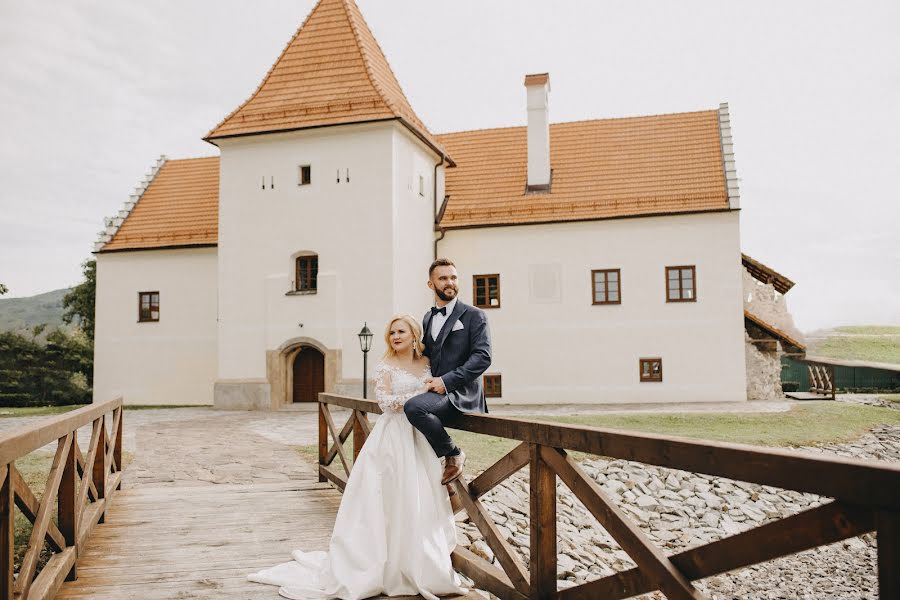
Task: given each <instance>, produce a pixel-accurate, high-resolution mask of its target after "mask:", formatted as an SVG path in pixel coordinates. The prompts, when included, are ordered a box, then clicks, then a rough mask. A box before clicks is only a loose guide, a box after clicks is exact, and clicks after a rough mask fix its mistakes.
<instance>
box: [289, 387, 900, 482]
mask: <svg viewBox="0 0 900 600" xmlns="http://www.w3.org/2000/svg"><path fill="white" fill-rule="evenodd" d="M895 396H896V397H897V400H898V401H900V394H897V395H895ZM519 418H523V419H531V420H536V421H550V422H555V423H566V424H571V425H589V426H593V427H604V428H609V429H620V430H622V429H625V430H632V431H641V432H644V433H655V434H661V435H672V436H678V437H687V438H696V439H703V440H713V441H725V442H735V443H741V444H752V445H759V446H814V445H819V444H826V443H834V442H846V441H850V440H853V439H855V438H857V437H859V436H860V435H862V434H863V433H865V432H866V431H868V430H870V429H872V428H873V427H875V426H877V425H881V424H890V425H900V411H898V410H894V409H890V408H880V407H875V406H864V405H859V404H848V403H843V402H804V403H803V404H801V405H798V406H796V407H794V408H793V409H791V410H790V411H788V412H780V413H710V414H706V413H702V414H698V413H694V414H691V413H663V414H647V413H641V414H618V415H583V416H571V417H550V416H529V415H519ZM451 435H452V436H453V439H454V440H455V441H456V442H457V443H458V444H459V446H460V447H462V448H463V449H464V450H465V451H466V456H467V457H468V458H467V461H466V466H467V469H469V471H470V472H471V473H477V472H478V471H481V470H483V469H485V468H487V467H488V466H489V465H491V464H493V463H494V462H495V461H496V460H497V459H498V458H500V457H501V456H503V455H504V454H505V453H507V452H509V451H510V450H512V449H513V448H514V447H515V446H516V445H517V444H518V443H519V442H517V441H516V440H509V439H505V438H498V437H494V436H489V435H481V434H477V433H470V432H468V431H457V430H454V431H452V432H451ZM345 447H346V448H347V452H348V455H349V452H350V444H349V441H348V443H347V444H346V445H345ZM296 449H297V451H298V452H299V453H300V455H301V456H303V457H304V458H305V459H307V460H309V461H310V462H313V463H315V462H316V461H317V460H318V459H317V457H318V450H317V446H316V445H308V446H297V447H296ZM583 456H584V455H583V454H580V453H575V455H574V457H575V458H576V459H579V458H582V457H583ZM336 460H338V459H336ZM338 469H339V470H340V467H338Z"/></svg>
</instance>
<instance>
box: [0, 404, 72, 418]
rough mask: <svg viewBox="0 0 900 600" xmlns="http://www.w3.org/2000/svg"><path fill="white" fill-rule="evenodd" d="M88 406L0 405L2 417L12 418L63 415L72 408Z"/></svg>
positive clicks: (0, 415) (0, 416)
mask: <svg viewBox="0 0 900 600" xmlns="http://www.w3.org/2000/svg"><path fill="white" fill-rule="evenodd" d="M82 406H86V405H84V404H73V405H70V406H2V407H0V418H4V419H10V418H15V417H46V416H52V415H61V414H62V413H67V412H69V411H70V410H75V409H76V408H81V407H82Z"/></svg>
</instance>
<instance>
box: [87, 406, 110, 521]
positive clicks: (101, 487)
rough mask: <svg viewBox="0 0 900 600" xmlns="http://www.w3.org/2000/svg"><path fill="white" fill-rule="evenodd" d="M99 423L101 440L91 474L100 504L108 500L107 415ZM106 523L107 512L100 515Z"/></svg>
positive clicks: (98, 443) (101, 519)
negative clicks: (105, 499)
mask: <svg viewBox="0 0 900 600" xmlns="http://www.w3.org/2000/svg"><path fill="white" fill-rule="evenodd" d="M97 421H98V422H99V423H100V439H99V440H97V458H96V459H95V460H94V468H93V470H92V473H91V479H92V480H93V482H94V490H95V492H96V496H95V498H96V501H97V502H100V501H101V500H103V499H104V498H106V474H107V471H108V470H109V469H108V463H107V462H106V450H107V447H106V446H107V440H108V438H107V436H106V415H101V416H100V418H99V419H97ZM104 506H105V503H104ZM104 521H106V510H105V509H104V511H103V514H101V515H100V521H99V522H100V523H103V522H104Z"/></svg>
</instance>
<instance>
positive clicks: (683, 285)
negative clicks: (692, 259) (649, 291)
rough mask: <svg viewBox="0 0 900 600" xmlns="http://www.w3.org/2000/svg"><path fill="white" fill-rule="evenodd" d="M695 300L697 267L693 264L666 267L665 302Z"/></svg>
mask: <svg viewBox="0 0 900 600" xmlns="http://www.w3.org/2000/svg"><path fill="white" fill-rule="evenodd" d="M696 301H697V269H696V267H695V266H694V265H687V266H683V267H666V302H696Z"/></svg>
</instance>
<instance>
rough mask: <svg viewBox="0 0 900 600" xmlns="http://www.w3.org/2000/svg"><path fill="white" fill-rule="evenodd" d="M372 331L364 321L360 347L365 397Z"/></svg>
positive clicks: (364, 393) (360, 333) (360, 334)
mask: <svg viewBox="0 0 900 600" xmlns="http://www.w3.org/2000/svg"><path fill="white" fill-rule="evenodd" d="M373 337H374V336H373V335H372V332H371V331H369V326H368V325H367V324H366V323H363V328H362V330H361V331H360V332H359V348H360V350H362V352H363V398H366V388H367V387H368V386H367V385H366V381H367V375H366V369H367V367H368V364H367V359H368V357H369V349H370V348H372V338H373Z"/></svg>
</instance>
